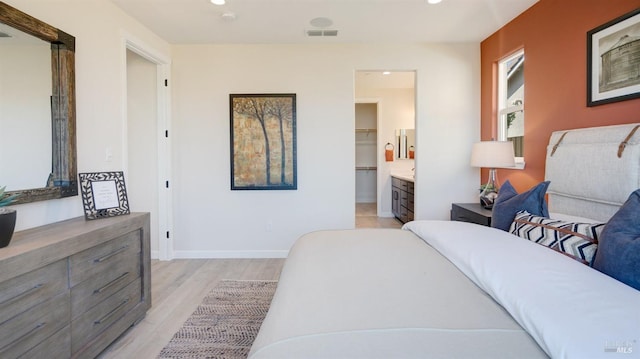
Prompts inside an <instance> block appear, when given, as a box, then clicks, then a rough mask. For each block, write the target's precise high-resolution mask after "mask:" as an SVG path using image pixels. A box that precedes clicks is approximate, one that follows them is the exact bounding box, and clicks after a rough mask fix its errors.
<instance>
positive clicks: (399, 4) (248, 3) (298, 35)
mask: <svg viewBox="0 0 640 359" xmlns="http://www.w3.org/2000/svg"><path fill="white" fill-rule="evenodd" d="M111 1H112V2H113V3H115V4H116V5H117V6H118V7H120V8H121V9H122V10H123V11H124V12H126V13H128V14H129V15H131V16H132V17H133V18H135V19H136V20H138V21H139V22H140V23H142V24H143V25H145V26H146V27H148V28H149V29H151V31H153V32H154V33H156V34H157V35H158V36H160V37H161V38H163V39H165V40H166V41H168V42H169V43H171V44H275V43H278V44H293V43H295V44H300V43H310V44H317V43H424V42H480V41H482V40H484V39H485V38H487V37H488V36H489V35H491V34H492V33H494V32H495V31H496V30H498V29H499V28H501V27H502V26H503V25H505V24H506V23H508V22H509V21H511V20H512V19H514V18H515V17H516V16H518V14H520V13H522V12H523V11H525V10H526V9H528V8H529V7H530V6H532V5H533V4H535V3H536V2H537V1H538V0H443V1H442V2H441V3H440V4H436V5H431V4H428V3H427V1H426V0H226V1H227V3H226V4H225V5H222V6H219V5H213V4H211V2H210V1H209V0H111ZM225 14H226V15H225ZM223 15H224V16H223ZM318 17H323V18H328V19H330V20H331V21H332V25H329V26H325V27H318V26H315V27H314V26H312V25H311V23H310V22H311V20H312V19H314V18H318ZM308 30H337V31H338V35H337V36H333V37H308V36H307V31H308Z"/></svg>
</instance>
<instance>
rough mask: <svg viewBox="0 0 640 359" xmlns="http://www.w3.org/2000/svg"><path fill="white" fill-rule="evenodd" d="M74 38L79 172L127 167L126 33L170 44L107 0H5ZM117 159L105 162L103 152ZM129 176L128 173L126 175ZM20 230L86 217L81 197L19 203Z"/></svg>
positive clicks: (165, 50) (163, 48) (159, 46)
mask: <svg viewBox="0 0 640 359" xmlns="http://www.w3.org/2000/svg"><path fill="white" fill-rule="evenodd" d="M4 1H5V2H6V3H7V4H9V5H11V6H13V7H16V8H18V9H19V10H21V11H23V12H26V13H27V14H29V15H31V16H34V17H36V18H38V19H40V20H42V21H44V22H47V23H49V24H50V25H52V26H55V27H57V28H59V29H61V30H62V31H65V32H67V33H69V34H71V35H73V36H75V37H76V92H77V96H76V100H77V106H76V111H77V112H76V116H77V125H76V130H77V143H78V172H91V171H119V170H123V163H124V162H123V149H124V148H125V141H126V139H125V138H124V136H123V134H124V133H125V132H126V131H125V127H124V126H126V123H124V121H123V119H124V117H125V116H124V115H123V114H125V113H126V108H125V102H126V96H125V95H126V77H125V71H126V60H125V59H126V48H125V45H124V40H123V39H124V38H125V37H134V38H136V39H138V40H140V41H141V42H144V43H146V44H148V45H149V46H150V47H152V48H155V49H156V50H157V51H158V52H159V53H162V54H164V55H165V56H167V57H170V47H169V44H168V43H167V42H165V41H163V40H162V39H160V38H158V37H157V36H155V35H154V34H153V33H151V32H150V31H148V30H147V29H146V28H144V27H142V26H141V25H140V24H139V23H137V22H136V21H134V20H133V19H132V18H130V17H129V16H127V15H125V14H124V13H123V12H122V11H121V10H120V9H119V8H117V7H116V6H115V5H113V4H112V3H111V2H109V1H107V0H82V1H79V0H4ZM106 149H110V150H111V152H112V154H113V157H112V159H111V160H110V161H106V156H105V150H106ZM125 175H126V174H125ZM15 208H16V209H17V210H18V222H17V224H16V230H21V229H25V228H31V227H35V226H39V225H42V224H47V223H52V222H57V221H60V220H63V219H68V218H72V217H77V216H82V215H83V211H82V200H81V198H80V196H75V197H70V198H65V199H60V200H52V201H44V202H36V203H29V204H24V205H18V206H15Z"/></svg>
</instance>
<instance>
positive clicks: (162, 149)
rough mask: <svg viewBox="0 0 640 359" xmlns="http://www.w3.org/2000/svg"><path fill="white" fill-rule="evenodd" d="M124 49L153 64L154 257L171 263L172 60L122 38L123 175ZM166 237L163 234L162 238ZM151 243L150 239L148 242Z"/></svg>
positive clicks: (125, 36) (125, 151)
mask: <svg viewBox="0 0 640 359" xmlns="http://www.w3.org/2000/svg"><path fill="white" fill-rule="evenodd" d="M127 50H128V51H132V52H134V53H136V54H138V55H140V56H141V57H143V58H144V59H146V60H148V61H150V62H152V63H154V64H155V65H156V69H157V71H156V74H157V75H156V84H157V92H156V93H157V109H156V110H157V112H156V113H157V119H156V124H157V132H156V150H157V152H158V163H157V165H158V178H157V185H158V238H157V241H158V247H157V248H158V252H157V253H152V257H153V258H158V259H160V260H171V259H173V257H174V253H173V236H172V235H171V234H172V233H173V210H172V209H173V202H172V186H171V183H172V181H171V179H172V178H171V177H172V176H171V136H170V134H171V133H172V132H171V93H170V91H169V86H168V84H169V83H170V81H171V59H170V58H169V57H167V56H165V55H164V54H162V53H160V52H159V51H158V50H156V49H155V48H154V47H152V46H150V45H148V44H147V43H145V42H143V41H141V40H140V39H138V38H136V37H134V36H132V35H131V34H127V33H123V36H122V64H123V66H122V68H123V69H124V70H123V77H124V78H123V81H122V86H123V91H122V94H123V99H122V101H123V108H122V146H123V148H122V153H123V156H122V162H123V163H122V165H123V168H124V170H125V175H126V174H127V173H128V172H129V171H128V169H129V148H128V130H127V124H128V118H127V117H128V114H127V109H128V104H127V70H126V69H127ZM165 234H166V235H165ZM151 240H152V241H153V240H154V239H153V238H152V239H151Z"/></svg>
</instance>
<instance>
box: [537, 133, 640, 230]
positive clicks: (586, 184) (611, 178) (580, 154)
mask: <svg viewBox="0 0 640 359" xmlns="http://www.w3.org/2000/svg"><path fill="white" fill-rule="evenodd" d="M545 179H546V180H548V181H551V184H550V185H549V190H548V193H549V211H550V212H554V213H563V214H568V215H572V216H579V217H586V218H592V219H596V220H600V221H607V220H608V219H609V218H611V216H612V215H613V214H614V213H615V212H616V211H617V210H618V208H619V207H620V206H621V205H622V204H623V203H624V202H625V201H626V200H627V198H628V197H629V195H630V194H631V192H633V191H635V190H636V189H638V188H640V123H634V124H628V125H615V126H603V127H590V128H582V129H574V130H567V131H556V132H553V133H552V134H551V138H550V139H549V145H548V146H547V159H546V170H545Z"/></svg>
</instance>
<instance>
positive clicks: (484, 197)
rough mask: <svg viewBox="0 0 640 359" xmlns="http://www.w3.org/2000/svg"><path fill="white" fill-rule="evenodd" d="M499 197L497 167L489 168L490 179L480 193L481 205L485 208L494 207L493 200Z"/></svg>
mask: <svg viewBox="0 0 640 359" xmlns="http://www.w3.org/2000/svg"><path fill="white" fill-rule="evenodd" d="M497 197H498V176H497V174H496V169H495V168H491V169H489V181H488V182H487V184H485V185H484V186H483V188H482V192H481V193H480V205H482V207H484V208H485V209H492V208H493V202H495V200H496V198H497Z"/></svg>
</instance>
